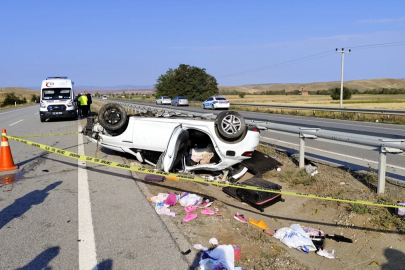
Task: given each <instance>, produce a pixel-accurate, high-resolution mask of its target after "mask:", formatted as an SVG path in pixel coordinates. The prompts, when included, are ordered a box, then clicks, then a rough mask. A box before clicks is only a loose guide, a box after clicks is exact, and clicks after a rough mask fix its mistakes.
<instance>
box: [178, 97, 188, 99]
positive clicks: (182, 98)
mask: <svg viewBox="0 0 405 270" xmlns="http://www.w3.org/2000/svg"><path fill="white" fill-rule="evenodd" d="M179 99H187V98H186V97H179Z"/></svg>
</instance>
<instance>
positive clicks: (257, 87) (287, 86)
mask: <svg viewBox="0 0 405 270" xmlns="http://www.w3.org/2000/svg"><path fill="white" fill-rule="evenodd" d="M344 85H345V87H348V88H350V89H357V90H359V91H360V92H364V91H365V90H367V89H381V88H405V81H404V80H398V79H390V78H385V79H371V80H355V81H345V84H344ZM335 87H340V81H335V82H314V83H278V84H249V85H241V86H219V91H220V92H221V93H223V92H231V91H237V92H245V93H248V94H252V93H260V92H262V91H279V90H285V91H286V92H292V91H294V90H302V91H317V90H326V89H332V88H335Z"/></svg>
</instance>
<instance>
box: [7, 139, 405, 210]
mask: <svg viewBox="0 0 405 270" xmlns="http://www.w3.org/2000/svg"><path fill="white" fill-rule="evenodd" d="M2 137H6V138H8V139H11V140H15V141H17V142H21V143H25V144H28V145H31V146H34V147H37V148H40V149H43V150H45V151H48V152H51V153H55V154H58V155H62V156H66V157H70V158H74V159H78V160H83V161H86V162H92V163H97V164H101V165H104V166H109V167H114V168H120V169H124V170H129V171H134V172H139V173H146V174H154V175H161V176H165V177H166V178H168V179H172V180H179V179H182V180H187V181H192V182H198V183H208V184H211V185H215V186H221V187H234V188H240V189H248V190H255V191H262V192H271V193H278V194H284V195H291V196H298V197H305V198H311V199H319V200H327V201H337V202H345V203H357V204H365V205H372V206H381V207H393V208H403V206H398V205H396V204H389V203H375V202H369V201H361V200H351V199H341V198H336V197H330V196H322V195H314V194H306V193H297V192H291V191H280V190H274V189H268V188H261V187H254V186H247V185H242V184H235V183H234V184H230V183H223V182H219V181H215V180H207V179H203V178H198V177H194V176H189V175H182V174H175V173H166V172H162V171H156V170H153V169H145V168H139V167H136V166H131V165H127V164H123V163H118V162H114V161H109V160H105V159H101V158H95V157H89V156H85V155H79V154H77V153H74V152H69V151H66V150H62V149H59V148H55V147H51V146H47V145H44V144H40V143H36V142H31V141H27V140H22V139H20V138H18V137H16V136H9V135H2Z"/></svg>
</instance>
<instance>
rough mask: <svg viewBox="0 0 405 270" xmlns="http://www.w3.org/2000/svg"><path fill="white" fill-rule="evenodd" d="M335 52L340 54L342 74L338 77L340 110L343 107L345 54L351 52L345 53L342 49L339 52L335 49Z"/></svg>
mask: <svg viewBox="0 0 405 270" xmlns="http://www.w3.org/2000/svg"><path fill="white" fill-rule="evenodd" d="M336 52H338V53H342V73H341V75H340V108H342V107H343V64H344V61H345V53H350V52H351V50H349V51H345V49H344V48H342V50H341V51H338V49H337V48H336Z"/></svg>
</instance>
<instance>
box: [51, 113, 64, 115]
mask: <svg viewBox="0 0 405 270" xmlns="http://www.w3.org/2000/svg"><path fill="white" fill-rule="evenodd" d="M52 114H53V115H59V114H62V112H52Z"/></svg>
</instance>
